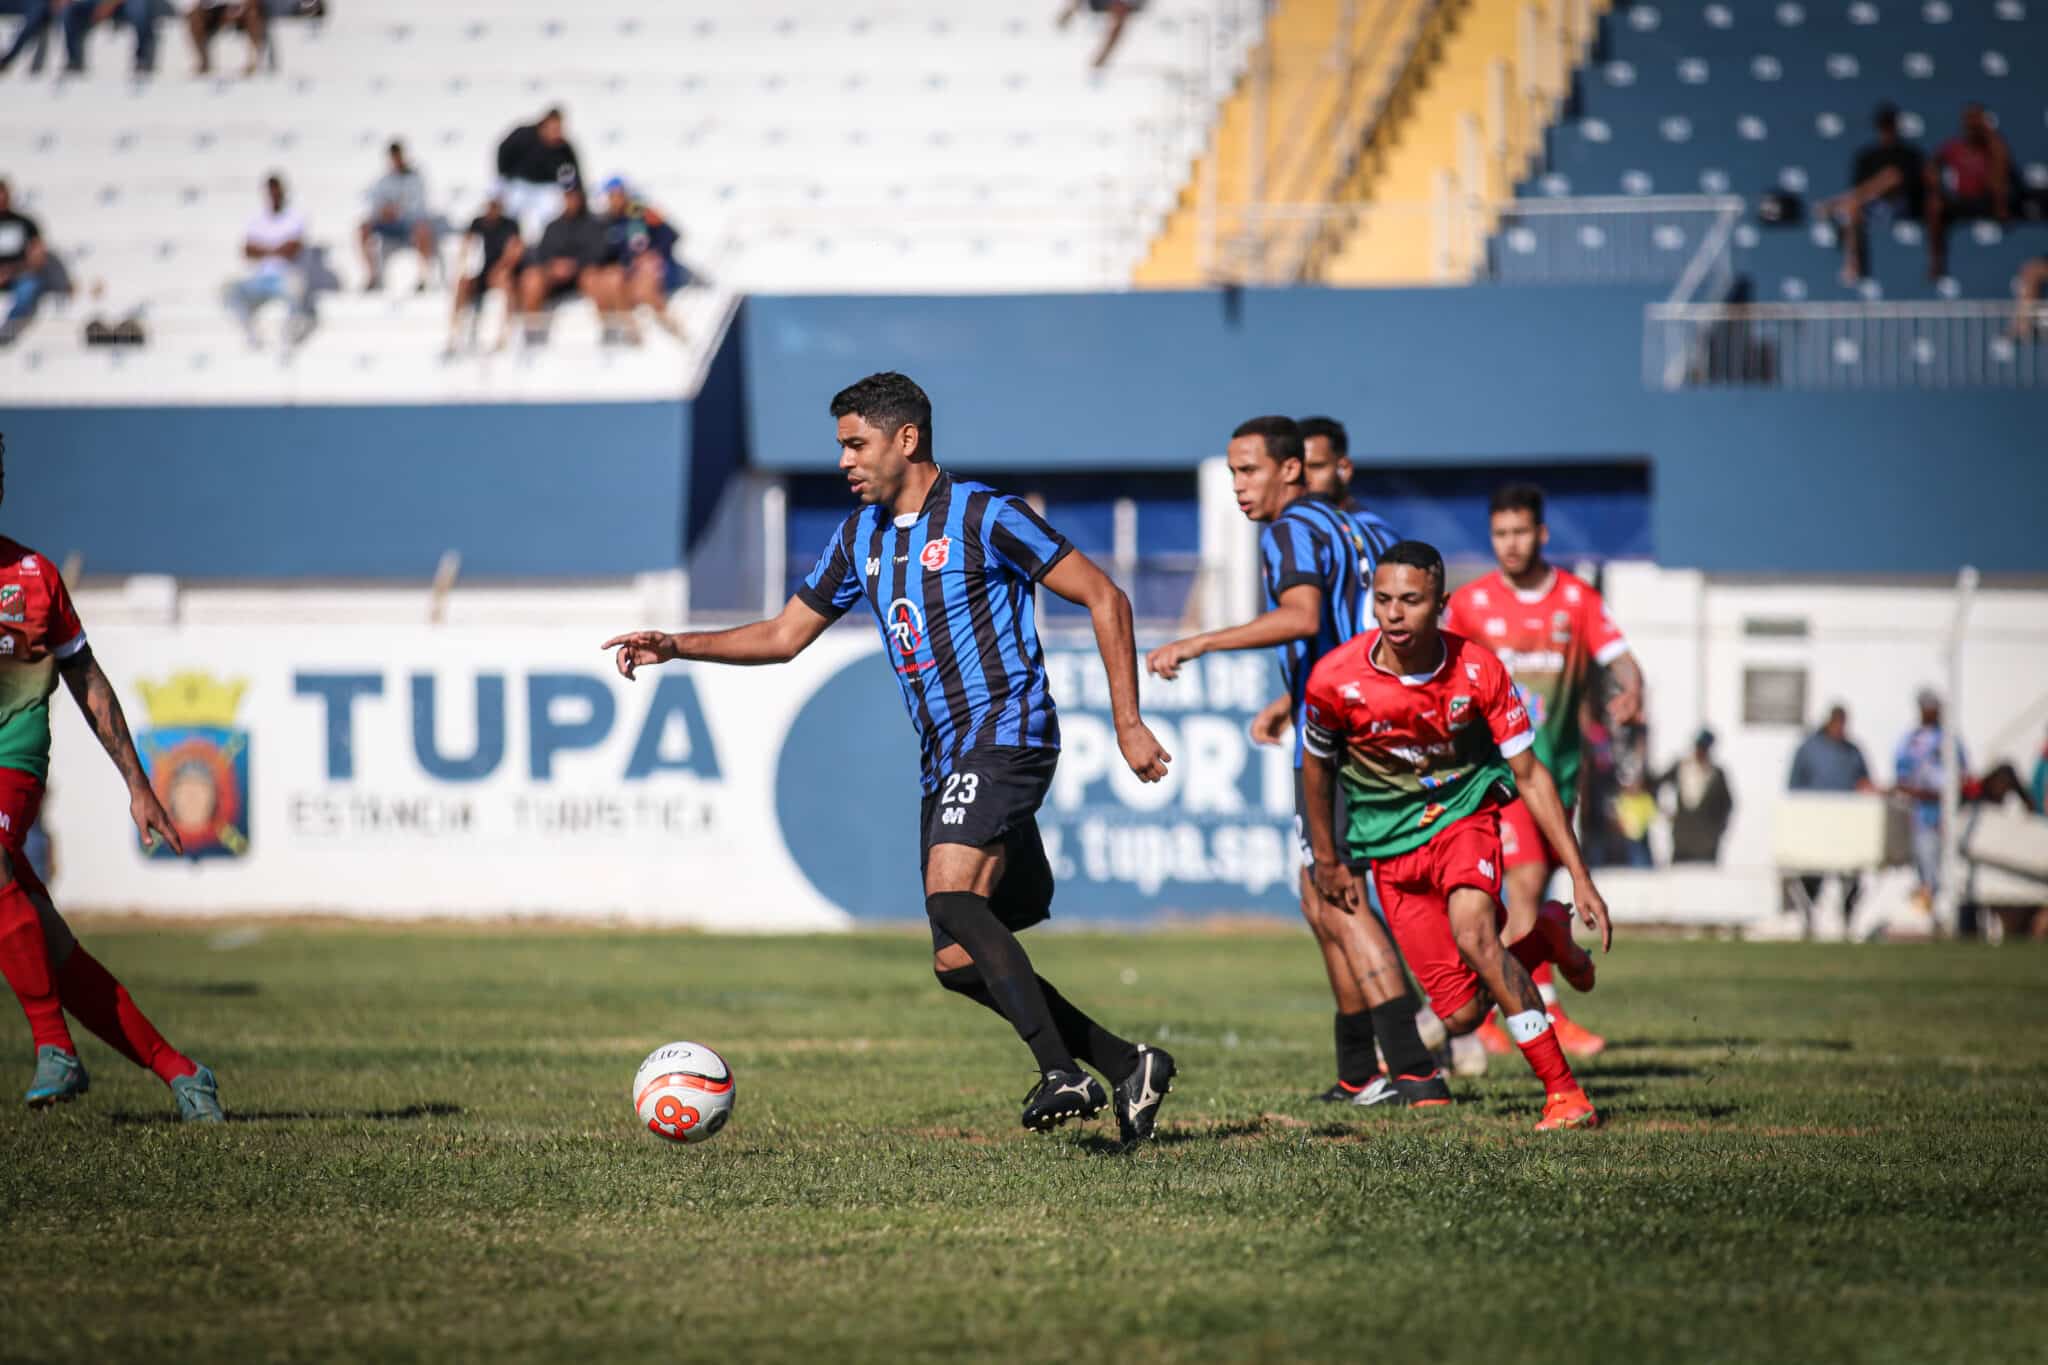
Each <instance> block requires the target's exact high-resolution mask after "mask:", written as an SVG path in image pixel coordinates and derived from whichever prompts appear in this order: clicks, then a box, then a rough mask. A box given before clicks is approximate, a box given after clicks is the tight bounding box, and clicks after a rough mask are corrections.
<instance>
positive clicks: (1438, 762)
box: [1302, 630, 1536, 858]
mask: <svg viewBox="0 0 2048 1365" xmlns="http://www.w3.org/2000/svg"><path fill="white" fill-rule="evenodd" d="M1379 638H1380V633H1379V632H1378V631H1377V630H1374V631H1369V632H1367V633H1366V634H1364V635H1359V636H1355V637H1353V638H1352V639H1351V640H1349V641H1347V642H1346V643H1345V644H1342V645H1340V646H1338V647H1337V648H1336V649H1333V650H1331V651H1330V652H1329V653H1328V654H1325V655H1324V656H1323V657H1322V660H1321V661H1320V662H1319V663H1317V664H1316V666H1315V670H1314V671H1313V672H1312V673H1310V674H1309V679H1308V701H1307V708H1306V717H1307V718H1306V722H1305V724H1304V725H1303V727H1302V744H1303V747H1304V748H1305V749H1306V750H1307V751H1308V752H1309V753H1310V754H1313V755H1315V756H1316V757H1318V758H1324V759H1328V758H1339V759H1341V766H1340V767H1339V770H1338V772H1339V777H1340V779H1341V781H1342V783H1343V787H1344V808H1345V812H1346V815H1345V829H1344V830H1343V836H1344V843H1345V851H1346V852H1348V853H1349V854H1350V855H1351V856H1352V857H1354V858H1391V857H1393V856H1394V855H1395V854H1397V853H1406V852H1407V851H1408V850H1410V849H1412V848H1419V847H1421V846H1422V845H1423V844H1426V843H1428V842H1429V840H1430V839H1431V838H1432V837H1434V836H1435V834H1436V833H1437V831H1439V830H1441V829H1443V828H1445V827H1446V826H1448V825H1451V824H1453V823H1455V822H1456V821H1458V820H1461V819H1463V818H1464V817H1465V816H1467V815H1470V814H1471V813H1472V812H1473V811H1475V810H1478V809H1480V808H1481V807H1482V806H1485V805H1487V804H1489V803H1491V804H1493V805H1505V804H1506V803H1507V802H1509V801H1511V800H1513V799H1514V795H1515V780H1514V777H1513V775H1512V774H1511V773H1510V772H1509V770H1508V764H1507V760H1508V759H1510V758H1513V757H1514V756H1515V755H1516V754H1519V753H1521V752H1522V751H1523V750H1524V749H1527V748H1529V747H1530V746H1531V745H1532V744H1534V743H1535V742H1536V736H1535V734H1534V732H1533V731H1532V730H1531V729H1530V726H1529V712H1528V709H1527V708H1526V707H1525V706H1523V704H1522V700H1521V698H1520V697H1519V696H1517V695H1516V694H1515V682H1514V679H1513V678H1511V677H1509V676H1508V670H1507V668H1506V666H1505V665H1503V664H1502V663H1501V661H1500V660H1499V659H1498V658H1497V657H1495V655H1494V653H1493V651H1491V650H1489V649H1487V648H1486V647H1485V646H1484V645H1480V644H1476V643H1474V642H1473V641H1470V640H1467V639H1466V638H1465V637H1464V636H1462V635H1453V634H1451V633H1450V632H1449V631H1446V632H1444V634H1443V637H1442V638H1443V656H1442V659H1441V660H1440V661H1439V663H1438V664H1437V666H1436V668H1435V669H1433V670H1432V671H1430V672H1428V673H1423V674H1417V675H1411V676H1403V675H1400V674H1396V673H1390V672H1388V671H1387V670H1386V669H1384V668H1382V667H1380V665H1379V664H1377V663H1375V662H1374V661H1373V657H1372V651H1373V647H1374V646H1375V645H1377V644H1378V643H1379Z"/></svg>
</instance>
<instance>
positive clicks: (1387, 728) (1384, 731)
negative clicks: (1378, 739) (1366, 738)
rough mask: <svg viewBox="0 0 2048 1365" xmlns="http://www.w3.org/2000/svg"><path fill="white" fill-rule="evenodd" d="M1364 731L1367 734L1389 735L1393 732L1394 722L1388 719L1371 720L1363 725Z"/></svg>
mask: <svg viewBox="0 0 2048 1365" xmlns="http://www.w3.org/2000/svg"><path fill="white" fill-rule="evenodd" d="M1365 732H1366V733H1367V734H1368V735H1391V734H1393V733H1394V722H1392V721H1390V720H1376V721H1373V722H1372V723H1371V724H1369V725H1367V726H1366V727H1365Z"/></svg>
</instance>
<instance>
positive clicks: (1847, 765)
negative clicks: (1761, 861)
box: [1785, 702, 1877, 925]
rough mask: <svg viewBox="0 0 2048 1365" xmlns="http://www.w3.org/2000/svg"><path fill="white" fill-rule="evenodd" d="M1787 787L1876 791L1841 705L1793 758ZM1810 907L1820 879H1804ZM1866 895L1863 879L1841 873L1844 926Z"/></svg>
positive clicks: (1817, 789) (1818, 892)
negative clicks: (1857, 903)
mask: <svg viewBox="0 0 2048 1365" xmlns="http://www.w3.org/2000/svg"><path fill="white" fill-rule="evenodd" d="M1785 786H1786V787H1787V788H1788V789H1789V790H1791V791H1795V792H1875V791H1876V790H1877V784H1876V783H1874V782H1872V781H1871V780H1870V765H1869V764H1868V763H1866V762H1864V761H1863V750H1861V749H1859V748H1857V747H1856V745H1855V744H1854V743H1853V742H1852V741H1851V740H1850V739H1849V710H1848V708H1847V707H1845V706H1843V705H1842V704H1841V703H1840V702H1837V703H1835V704H1834V705H1833V706H1831V707H1829V708H1828V718H1827V719H1826V720H1824V721H1822V722H1821V727H1820V728H1819V729H1818V730H1815V731H1814V732H1813V733H1812V734H1810V735H1808V736H1807V737H1806V738H1805V740H1803V741H1802V742H1801V743H1800V745H1799V748H1798V750H1797V751H1796V752H1795V753H1794V754H1793V755H1792V775H1791V777H1790V778H1789V779H1788V780H1787V781H1786V783H1785ZM1799 880H1800V883H1801V884H1802V885H1803V886H1805V888H1806V899H1807V902H1808V903H1809V904H1811V903H1812V902H1813V900H1814V899H1815V898H1816V897H1818V896H1819V895H1820V885H1821V880H1822V879H1821V878H1819V877H1801V878H1800V879H1799ZM1862 894H1863V879H1862V878H1861V877H1859V876H1857V875H1856V874H1855V873H1853V872H1845V873H1843V874H1842V923H1843V924H1845V925H1846V924H1848V923H1849V922H1850V921H1852V920H1853V919H1854V918H1855V917H1856V898H1857V897H1858V896H1860V895H1862Z"/></svg>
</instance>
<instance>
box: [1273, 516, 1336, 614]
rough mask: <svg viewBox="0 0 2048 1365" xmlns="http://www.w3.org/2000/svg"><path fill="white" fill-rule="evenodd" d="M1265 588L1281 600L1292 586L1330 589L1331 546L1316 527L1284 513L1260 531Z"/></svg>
mask: <svg viewBox="0 0 2048 1365" xmlns="http://www.w3.org/2000/svg"><path fill="white" fill-rule="evenodd" d="M1259 540H1260V548H1261V550H1262V551H1263V555H1262V558H1263V561H1264V569H1265V574H1266V588H1267V591H1268V592H1270V593H1271V594H1272V597H1273V600H1274V601H1275V602H1278V601H1279V600H1280V594H1281V593H1283V592H1286V591H1287V590H1288V589H1289V588H1295V587H1299V586H1301V585H1302V584H1304V583H1306V584H1309V585H1310V586H1311V587H1316V588H1321V589H1322V590H1323V591H1324V592H1326V593H1327V592H1328V591H1329V590H1330V570H1331V564H1330V548H1329V544H1328V541H1327V539H1326V538H1325V537H1323V536H1319V535H1317V534H1316V532H1315V528H1314V527H1312V526H1310V525H1308V524H1307V523H1306V522H1304V521H1301V520H1298V519H1297V518H1294V517H1281V518H1279V519H1278V520H1277V521H1275V522H1273V523H1272V524H1271V525H1269V526H1268V527H1266V529H1265V531H1264V532H1263V533H1262V534H1261V535H1260V537H1259Z"/></svg>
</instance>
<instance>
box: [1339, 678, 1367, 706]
mask: <svg viewBox="0 0 2048 1365" xmlns="http://www.w3.org/2000/svg"><path fill="white" fill-rule="evenodd" d="M1337 695H1338V696H1340V697H1342V698H1343V699H1344V700H1345V701H1355V702H1363V701H1364V700H1365V694H1364V693H1363V692H1361V691H1359V690H1358V684H1357V683H1355V682H1348V683H1345V684H1343V685H1342V686H1341V687H1339V688H1338V689H1337Z"/></svg>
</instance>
